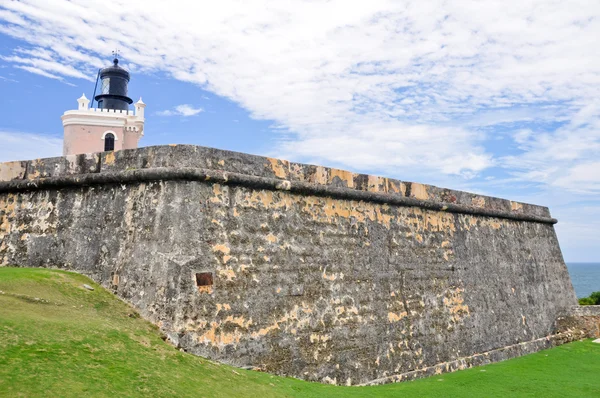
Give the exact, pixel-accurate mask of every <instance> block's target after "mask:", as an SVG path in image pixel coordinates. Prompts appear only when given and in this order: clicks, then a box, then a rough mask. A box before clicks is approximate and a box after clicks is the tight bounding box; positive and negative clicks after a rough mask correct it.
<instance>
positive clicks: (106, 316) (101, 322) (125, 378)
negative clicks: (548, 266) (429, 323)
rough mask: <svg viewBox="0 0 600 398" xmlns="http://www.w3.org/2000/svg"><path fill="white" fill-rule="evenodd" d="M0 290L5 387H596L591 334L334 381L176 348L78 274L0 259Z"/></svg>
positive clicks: (597, 359) (241, 393)
mask: <svg viewBox="0 0 600 398" xmlns="http://www.w3.org/2000/svg"><path fill="white" fill-rule="evenodd" d="M84 283H87V284H89V285H91V286H93V287H94V288H95V290H94V291H88V290H85V289H83V288H82V285H83V284H84ZM0 291H1V293H0V396H3V397H4V396H10V397H19V396H26V397H34V396H51V397H57V396H60V397H68V396H77V397H81V396H88V395H91V396H106V397H125V396H148V397H164V396H180V397H260V398H267V397H298V396H301V397H365V396H369V397H600V344H595V343H592V342H591V341H589V340H588V341H583V342H575V343H571V344H567V345H564V346H561V347H558V348H554V349H551V350H546V351H542V352H539V353H537V354H533V355H528V356H526V357H521V358H517V359H513V360H510V361H506V362H501V363H497V364H491V365H487V366H483V367H478V368H473V369H468V370H464V371H460V372H456V373H451V374H444V375H441V376H434V377H431V378H428V379H422V380H417V381H413V382H405V383H398V384H388V385H383V386H373V387H336V386H327V385H321V384H317V383H308V382H304V381H300V380H296V379H291V378H284V377H277V376H271V375H269V374H266V373H260V372H253V371H245V370H241V369H236V368H232V367H229V366H225V365H219V364H215V363H212V362H210V361H207V360H205V359H203V358H199V357H195V356H192V355H188V354H185V353H182V352H179V351H178V350H176V349H175V348H173V347H171V346H169V345H168V344H166V343H165V342H163V341H162V340H161V338H160V333H159V331H158V329H157V328H156V327H155V326H153V325H151V324H150V323H148V322H146V321H144V320H142V319H140V318H139V317H138V316H137V314H136V313H135V312H134V311H133V310H132V308H131V307H129V306H128V305H126V304H125V303H123V302H121V301H120V300H118V299H117V298H115V296H114V295H113V294H112V293H109V292H107V291H105V290H104V289H102V288H101V287H99V286H98V285H96V284H95V283H93V282H92V281H90V280H89V279H88V278H86V277H84V276H81V275H78V274H74V273H68V272H62V271H55V270H43V269H27V268H0Z"/></svg>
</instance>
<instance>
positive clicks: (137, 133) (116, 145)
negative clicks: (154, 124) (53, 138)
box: [62, 56, 146, 155]
mask: <svg viewBox="0 0 600 398" xmlns="http://www.w3.org/2000/svg"><path fill="white" fill-rule="evenodd" d="M130 78H131V76H130V74H129V72H128V71H127V70H126V69H124V68H122V67H121V66H120V65H119V59H118V57H116V56H115V58H114V60H113V64H112V65H110V66H108V67H106V68H103V69H101V70H100V71H99V83H100V93H99V94H98V95H96V96H95V97H94V99H95V100H96V103H97V106H96V107H95V108H90V107H89V104H90V100H89V99H88V98H87V97H86V96H85V94H83V95H82V96H81V97H80V98H79V99H78V100H77V104H78V106H77V109H76V110H70V111H66V112H65V113H64V114H63V116H62V123H63V128H64V141H63V155H74V154H80V153H93V152H103V151H118V150H121V149H134V148H137V147H138V143H139V140H140V138H141V137H142V136H143V135H144V109H145V108H146V104H144V102H143V101H142V98H141V97H140V99H139V101H138V102H136V103H135V104H134V106H133V107H134V109H133V110H132V109H130V105H131V104H132V103H133V101H132V99H131V98H129V97H128V92H127V91H128V85H129V81H130Z"/></svg>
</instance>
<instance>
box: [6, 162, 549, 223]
mask: <svg viewBox="0 0 600 398" xmlns="http://www.w3.org/2000/svg"><path fill="white" fill-rule="evenodd" d="M170 180H185V181H200V182H211V183H219V184H225V185H238V186H246V187H250V188H257V189H267V190H274V191H289V192H292V193H297V194H304V195H315V196H326V197H332V198H336V199H346V200H359V201H360V200H362V201H367V202H376V203H384V204H391V205H396V206H412V207H420V208H423V209H427V210H434V211H446V212H449V213H459V214H470V215H478V216H486V217H496V218H503V219H509V220H515V221H530V222H537V223H543V224H555V223H556V222H557V220H556V219H554V218H551V217H544V216H538V215H534V214H523V213H511V212H507V211H502V210H496V209H488V208H481V207H475V206H467V205H463V204H454V203H439V202H435V201H431V200H422V199H416V198H413V197H404V196H397V195H391V194H389V193H384V192H371V191H361V190H356V189H352V188H346V187H338V186H333V185H322V184H316V183H310V182H304V181H291V180H285V179H279V178H271V177H261V176H254V175H248V174H241V173H234V172H227V171H221V170H212V169H205V168H196V167H156V168H146V169H134V170H124V171H103V172H101V173H91V174H75V175H61V176H56V177H48V178H38V179H33V180H30V179H15V180H11V181H4V182H0V193H8V192H19V191H34V190H41V189H48V188H66V187H76V186H89V185H101V184H125V183H136V182H150V181H170Z"/></svg>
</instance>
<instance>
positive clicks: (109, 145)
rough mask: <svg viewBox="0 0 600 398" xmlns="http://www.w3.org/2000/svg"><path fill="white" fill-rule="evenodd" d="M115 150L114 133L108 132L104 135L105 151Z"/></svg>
mask: <svg viewBox="0 0 600 398" xmlns="http://www.w3.org/2000/svg"><path fill="white" fill-rule="evenodd" d="M114 150H115V136H114V134H113V133H108V134H106V135H105V136H104V152H106V151H114Z"/></svg>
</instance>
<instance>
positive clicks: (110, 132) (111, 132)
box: [100, 130, 119, 141]
mask: <svg viewBox="0 0 600 398" xmlns="http://www.w3.org/2000/svg"><path fill="white" fill-rule="evenodd" d="M106 134H112V135H114V136H115V141H119V137H118V136H117V133H115V132H114V131H112V130H106V131H105V132H104V134H102V138H100V139H101V140H104V138H105V137H106Z"/></svg>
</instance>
